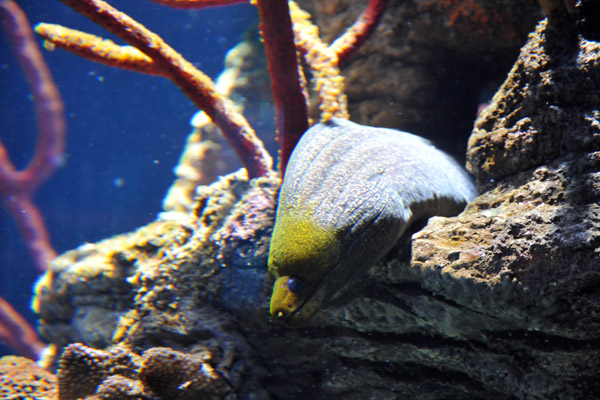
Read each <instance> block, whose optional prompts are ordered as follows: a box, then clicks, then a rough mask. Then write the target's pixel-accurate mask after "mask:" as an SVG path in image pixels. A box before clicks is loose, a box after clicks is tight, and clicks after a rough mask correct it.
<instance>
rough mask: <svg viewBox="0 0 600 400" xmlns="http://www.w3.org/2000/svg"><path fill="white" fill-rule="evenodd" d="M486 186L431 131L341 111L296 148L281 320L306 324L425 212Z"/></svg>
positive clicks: (280, 283) (278, 229) (277, 288)
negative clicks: (431, 138) (373, 123)
mask: <svg viewBox="0 0 600 400" xmlns="http://www.w3.org/2000/svg"><path fill="white" fill-rule="evenodd" d="M475 195H476V191H475V187H474V186H473V183H472V181H471V179H470V178H469V176H468V175H467V173H466V172H465V171H464V170H463V168H461V167H460V166H459V165H458V164H457V163H456V162H455V161H454V160H453V159H452V158H451V157H450V156H448V155H446V154H445V153H443V152H441V151H440V150H437V149H436V148H435V147H433V146H432V145H431V144H430V143H429V142H428V141H427V140H425V139H422V138H420V137H418V136H415V135H412V134H410V133H406V132H401V131H397V130H393V129H384V128H372V127H366V126H362V125H358V124H355V123H353V122H350V121H347V120H343V119H332V120H330V121H329V122H326V123H322V124H318V125H315V126H313V127H312V128H311V129H309V130H308V131H307V132H306V133H305V134H304V136H303V137H302V139H301V140H300V142H299V143H298V145H297V146H296V149H295V150H294V152H293V153H292V156H291V158H290V160H289V163H288V165H287V169H286V174H285V178H284V180H283V183H282V186H281V191H280V194H279V203H278V208H277V217H276V223H275V228H274V232H273V237H272V239H271V248H270V251H269V275H270V276H271V278H272V279H273V280H274V281H275V283H274V285H273V295H272V297H271V316H272V319H273V320H274V321H277V322H282V323H284V324H286V325H288V326H298V325H301V324H302V323H304V322H305V321H306V320H308V319H309V318H310V317H312V316H313V315H314V313H316V312H317V311H318V310H319V308H321V306H322V305H323V304H324V303H325V302H326V301H327V300H328V299H330V298H331V297H332V296H333V295H334V294H335V293H336V292H337V291H338V290H340V289H341V288H342V287H343V286H345V285H346V284H347V283H348V282H350V281H352V280H354V279H355V278H357V277H359V276H360V275H361V274H363V273H365V272H366V271H367V270H368V269H369V268H370V267H371V266H372V265H373V264H375V263H376V262H377V261H378V260H379V259H381V258H382V257H383V256H384V255H385V254H386V253H387V252H388V251H389V250H390V249H391V248H392V246H393V245H394V244H395V243H396V241H397V240H398V239H399V238H400V236H401V235H402V234H403V233H404V232H405V231H406V229H407V228H408V226H409V225H410V224H411V223H412V222H414V221H415V220H417V219H421V218H428V217H430V216H434V215H441V216H451V215H456V214H458V213H459V212H460V211H462V209H463V208H464V207H465V205H466V204H467V203H468V202H469V201H470V200H472V199H473V198H474V197H475Z"/></svg>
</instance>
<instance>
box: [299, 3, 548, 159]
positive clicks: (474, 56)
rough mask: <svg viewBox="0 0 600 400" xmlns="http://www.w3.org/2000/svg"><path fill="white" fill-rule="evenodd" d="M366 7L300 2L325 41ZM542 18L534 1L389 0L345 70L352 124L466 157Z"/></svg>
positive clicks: (341, 30) (340, 31)
mask: <svg viewBox="0 0 600 400" xmlns="http://www.w3.org/2000/svg"><path fill="white" fill-rule="evenodd" d="M365 3H366V2H365V1H353V0H325V1H324V0H302V1H300V4H301V5H302V6H303V7H306V8H307V9H308V10H310V12H311V14H312V15H313V17H314V20H315V22H316V23H317V24H318V25H319V28H320V32H321V35H322V37H323V39H324V40H325V41H327V42H331V41H332V40H334V39H335V38H336V37H338V36H339V35H340V34H341V33H342V32H344V30H345V29H346V28H347V27H348V26H350V25H351V24H352V23H353V22H354V20H355V19H356V18H357V16H358V15H359V14H360V13H361V11H362V10H363V8H364V6H365ZM541 18H543V14H542V10H541V7H540V6H539V5H538V3H537V2H536V1H514V0H390V1H389V3H388V7H387V10H386V13H385V14H384V16H383V19H382V21H381V24H380V26H379V27H378V29H377V31H376V32H375V34H374V35H373V37H372V38H371V39H370V40H368V41H367V42H366V43H365V44H364V45H363V46H362V47H361V48H360V49H359V51H358V52H357V54H356V55H354V56H353V57H352V58H351V59H350V60H349V61H348V62H347V63H346V64H344V65H342V74H343V75H344V76H345V77H346V88H347V91H346V92H347V94H348V102H349V112H350V115H351V117H352V120H353V121H355V122H357V123H359V124H362V125H371V126H385V127H390V128H396V129H402V130H406V131H408V132H413V133H416V134H419V135H423V136H426V137H427V138H429V139H433V140H434V141H435V142H436V143H437V144H438V145H441V146H442V147H443V148H444V149H446V150H448V151H451V152H453V153H454V154H455V155H456V156H457V157H459V158H462V157H463V156H464V149H465V147H466V141H467V138H468V136H469V132H470V131H471V128H472V126H473V120H474V119H475V117H476V115H477V110H478V107H479V106H480V104H481V103H484V102H487V101H488V99H489V98H490V97H491V95H492V94H493V93H494V91H495V90H496V89H497V87H498V86H499V85H500V84H501V83H502V81H503V80H504V78H505V77H506V72H507V71H508V70H509V69H510V67H511V65H512V64H513V62H514V59H515V58H516V56H517V54H518V51H519V48H520V47H521V46H522V45H523V43H525V40H526V38H527V34H528V33H529V32H531V31H532V30H533V28H534V26H535V24H536V22H537V21H538V20H540V19H541ZM374 76H376V79H374V78H373V77H374Z"/></svg>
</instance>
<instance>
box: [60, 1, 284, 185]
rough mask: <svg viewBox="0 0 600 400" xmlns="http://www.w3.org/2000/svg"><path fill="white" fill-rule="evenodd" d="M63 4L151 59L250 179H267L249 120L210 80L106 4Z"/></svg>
mask: <svg viewBox="0 0 600 400" xmlns="http://www.w3.org/2000/svg"><path fill="white" fill-rule="evenodd" d="M61 2H62V3H64V4H65V5H67V6H69V7H71V8H72V9H73V10H75V11H77V12H79V13H80V14H82V15H84V16H86V17H87V18H89V19H91V20H92V21H94V22H95V23H96V24H98V25H100V26H102V27H104V28H105V29H107V30H108V31H110V32H112V33H113V34H115V35H117V36H119V37H120V38H121V39H123V40H125V41H126V42H127V43H129V44H130V45H132V46H134V47H136V48H138V49H139V50H140V51H142V52H143V53H145V54H146V55H147V56H149V57H150V58H151V59H152V60H153V61H154V63H156V67H157V68H159V69H160V70H162V71H163V73H164V76H166V77H168V78H169V79H171V81H173V82H174V83H175V84H176V85H177V86H178V87H179V88H180V89H181V91H182V92H183V93H185V95H186V96H188V98H190V99H191V100H192V101H193V102H194V103H195V104H196V105H197V106H198V107H199V108H200V109H202V110H203V111H204V112H205V113H206V114H207V115H208V116H209V117H210V118H211V119H212V120H213V122H214V123H215V124H216V125H217V126H218V127H219V128H220V129H221V131H222V133H223V136H225V138H226V139H227V141H228V142H229V144H230V145H231V146H232V147H233V149H234V150H235V152H236V154H237V155H238V157H239V158H240V160H242V163H243V164H244V166H245V167H246V170H247V171H248V176H249V177H250V178H255V177H258V176H264V175H266V174H268V173H269V171H271V170H272V164H273V160H272V159H271V156H270V155H269V153H268V152H267V151H266V149H265V148H264V146H263V144H262V142H261V141H260V139H258V137H257V136H256V134H255V133H254V130H253V129H252V127H251V126H250V125H249V124H248V122H247V121H246V119H245V118H244V117H243V116H242V115H240V114H239V113H238V112H236V111H235V109H234V107H233V104H232V103H231V101H230V100H228V99H226V98H225V97H223V96H221V95H220V94H219V93H218V92H217V91H216V90H215V88H214V83H213V82H212V80H211V79H210V78H209V77H207V76H206V75H205V74H203V73H202V72H201V71H199V70H198V69H196V68H195V67H194V66H193V65H192V64H191V63H190V62H188V61H187V60H186V59H185V58H183V56H181V54H179V53H177V52H176V51H175V50H174V49H173V48H171V47H170V46H169V45H167V44H166V43H165V42H164V41H163V40H162V38H161V37H160V36H158V35H157V34H155V33H153V32H151V31H149V30H148V29H147V28H146V27H144V26H143V25H142V24H140V23H139V22H137V21H135V20H133V19H132V18H131V17H129V16H128V15H126V14H124V13H122V12H120V11H118V10H117V9H115V8H113V7H112V6H110V5H109V4H107V3H106V2H104V1H101V0H61Z"/></svg>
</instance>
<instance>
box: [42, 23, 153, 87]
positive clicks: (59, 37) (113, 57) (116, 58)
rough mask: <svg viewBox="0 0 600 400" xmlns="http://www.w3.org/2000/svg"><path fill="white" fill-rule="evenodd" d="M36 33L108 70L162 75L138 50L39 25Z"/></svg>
mask: <svg viewBox="0 0 600 400" xmlns="http://www.w3.org/2000/svg"><path fill="white" fill-rule="evenodd" d="M35 33H37V34H38V35H40V36H41V37H43V38H44V39H45V40H46V41H47V42H49V43H51V44H52V45H53V46H56V47H58V48H61V49H63V50H67V51H70V52H71V53H74V54H77V55H78V56H80V57H83V58H87V59H88V60H92V61H95V62H97V63H100V64H104V65H108V66H109V67H117V68H122V69H126V70H130V71H136V72H141V73H144V74H149V75H163V72H162V71H161V70H160V69H159V68H157V67H156V64H155V63H154V61H152V59H151V58H150V57H148V56H147V55H145V54H144V53H142V52H141V51H139V50H138V49H136V48H135V47H131V46H119V45H118V44H116V43H115V42H113V41H112V40H108V39H103V38H101V37H98V36H96V35H91V34H89V33H85V32H81V31H78V30H75V29H70V28H65V27H64V26H60V25H55V24H45V23H41V24H38V25H37V26H36V27H35Z"/></svg>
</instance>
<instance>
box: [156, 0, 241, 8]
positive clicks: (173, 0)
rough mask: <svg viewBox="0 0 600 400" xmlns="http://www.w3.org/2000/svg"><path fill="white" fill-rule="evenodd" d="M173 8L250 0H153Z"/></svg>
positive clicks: (228, 3)
mask: <svg viewBox="0 0 600 400" xmlns="http://www.w3.org/2000/svg"><path fill="white" fill-rule="evenodd" d="M151 1H153V2H155V3H158V4H163V5H165V6H170V7H173V8H206V7H220V6H228V5H230V4H239V3H248V2H249V0H151Z"/></svg>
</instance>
